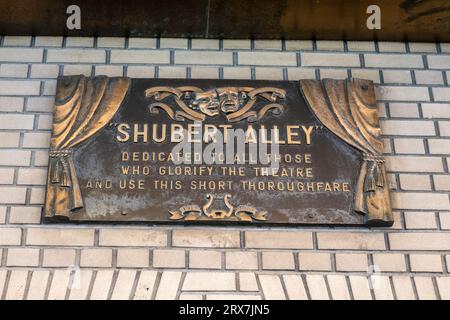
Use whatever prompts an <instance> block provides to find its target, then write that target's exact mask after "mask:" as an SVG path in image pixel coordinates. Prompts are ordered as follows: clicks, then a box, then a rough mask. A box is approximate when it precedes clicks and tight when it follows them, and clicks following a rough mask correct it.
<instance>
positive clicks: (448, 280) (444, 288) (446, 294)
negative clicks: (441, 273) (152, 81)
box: [436, 277, 450, 300]
mask: <svg viewBox="0 0 450 320" xmlns="http://www.w3.org/2000/svg"><path fill="white" fill-rule="evenodd" d="M436 283H437V287H438V290H439V294H440V296H441V299H442V300H450V277H436Z"/></svg>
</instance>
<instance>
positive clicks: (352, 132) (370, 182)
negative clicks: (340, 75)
mask: <svg viewBox="0 0 450 320" xmlns="http://www.w3.org/2000/svg"><path fill="white" fill-rule="evenodd" d="M300 87H301V89H302V92H303V95H304V97H305V99H306V101H307V103H308V104H309V107H310V109H311V110H312V111H313V113H314V114H315V115H316V116H317V118H318V119H319V120H320V121H321V122H322V123H323V124H324V126H325V127H327V128H328V129H330V130H331V131H332V132H333V133H334V134H335V135H336V136H338V137H339V138H340V139H342V140H343V141H345V142H346V143H347V144H349V145H351V146H353V147H354V148H356V149H358V150H360V151H361V152H362V154H363V163H362V165H361V169H360V174H359V178H358V181H357V185H356V192H355V205H354V208H355V210H356V211H358V212H360V213H362V214H366V215H367V219H368V223H369V224H370V223H373V224H388V225H389V224H392V212H391V204H390V199H389V190H388V185H387V179H386V170H385V167H384V160H383V157H382V153H383V142H382V140H381V139H380V134H381V131H380V127H379V121H378V115H377V109H376V98H375V93H374V86H373V83H372V81H369V80H361V79H352V80H330V79H326V80H322V81H317V80H301V81H300Z"/></svg>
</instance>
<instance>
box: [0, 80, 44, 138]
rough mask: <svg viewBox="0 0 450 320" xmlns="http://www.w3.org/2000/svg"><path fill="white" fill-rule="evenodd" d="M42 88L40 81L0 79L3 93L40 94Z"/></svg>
mask: <svg viewBox="0 0 450 320" xmlns="http://www.w3.org/2000/svg"><path fill="white" fill-rule="evenodd" d="M40 88H41V84H40V82H39V81H20V80H0V94H1V95H10V96H24V95H30V96H31V95H39V91H40ZM5 129H9V128H5Z"/></svg>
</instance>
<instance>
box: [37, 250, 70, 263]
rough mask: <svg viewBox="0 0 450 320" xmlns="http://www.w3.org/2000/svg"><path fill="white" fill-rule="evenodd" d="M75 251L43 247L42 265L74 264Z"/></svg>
mask: <svg viewBox="0 0 450 320" xmlns="http://www.w3.org/2000/svg"><path fill="white" fill-rule="evenodd" d="M75 257H76V251H75V250H73V249H45V250H44V260H43V262H42V265H43V266H44V267H69V266H74V265H75Z"/></svg>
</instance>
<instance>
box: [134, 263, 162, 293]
mask: <svg viewBox="0 0 450 320" xmlns="http://www.w3.org/2000/svg"><path fill="white" fill-rule="evenodd" d="M156 276H157V272H156V271H149V270H144V271H142V272H141V274H140V275H139V281H138V283H137V286H136V291H135V292H134V296H133V300H150V299H151V298H152V294H153V289H154V287H155V283H156Z"/></svg>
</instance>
